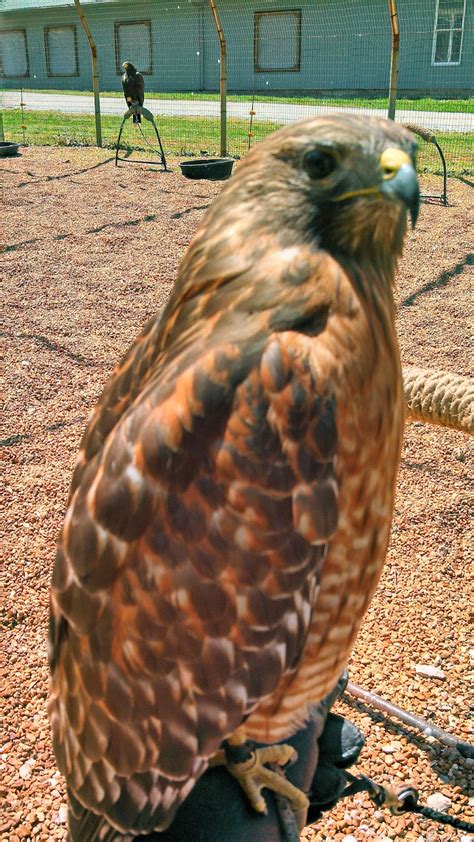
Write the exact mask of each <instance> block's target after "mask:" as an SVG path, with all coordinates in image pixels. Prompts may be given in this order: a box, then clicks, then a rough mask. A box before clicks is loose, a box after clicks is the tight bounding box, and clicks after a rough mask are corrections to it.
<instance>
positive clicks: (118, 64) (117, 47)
mask: <svg viewBox="0 0 474 842" xmlns="http://www.w3.org/2000/svg"><path fill="white" fill-rule="evenodd" d="M139 24H141V25H142V26H143V24H145V25H146V26H147V27H148V32H149V36H150V64H149V65H148V68H147V70H142V69H141V68H140V67H138V68H137V70H138V72H139V73H141V74H142V76H152V75H153V39H152V37H151V35H152V33H151V18H149V19H144V20H120V21H114V42H115V69H116V72H117V75H118V76H121V75H122V73H123V70H122V62H121V61H120V40H119V30H120V27H121V26H135V25H137V26H138V25H139Z"/></svg>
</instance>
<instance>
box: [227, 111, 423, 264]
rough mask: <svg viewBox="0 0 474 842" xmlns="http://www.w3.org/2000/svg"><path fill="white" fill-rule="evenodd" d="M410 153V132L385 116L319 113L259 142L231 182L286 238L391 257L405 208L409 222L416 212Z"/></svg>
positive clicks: (350, 252) (413, 146)
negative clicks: (382, 253) (378, 252)
mask: <svg viewBox="0 0 474 842" xmlns="http://www.w3.org/2000/svg"><path fill="white" fill-rule="evenodd" d="M415 153H416V143H415V141H414V139H413V137H412V135H411V134H410V133H409V132H408V131H406V129H404V128H402V127H401V126H399V125H396V124H395V123H393V122H391V121H389V120H380V119H376V118H368V117H364V116H358V115H349V114H341V115H332V116H329V117H316V118H314V119H310V120H305V121H304V122H302V123H296V124H293V125H291V126H288V127H287V128H284V129H281V130H280V131H278V132H275V133H274V134H273V135H271V136H270V137H268V138H267V139H266V140H264V141H262V142H261V143H259V144H258V146H256V147H255V148H254V149H253V150H252V151H251V152H250V154H249V155H247V156H246V158H245V159H244V160H243V162H242V163H241V164H240V166H239V168H238V174H237V178H239V180H240V184H239V185H237V184H236V185H235V188H232V186H231V184H229V187H228V189H229V192H230V190H231V189H233V192H234V198H235V199H236V200H237V202H240V201H241V202H243V203H244V204H248V205H250V207H251V208H252V211H253V213H254V214H255V215H256V216H258V217H259V219H258V224H260V223H263V224H264V225H266V227H267V230H268V227H271V228H272V230H273V231H275V232H281V237H283V238H284V239H286V240H288V242H297V241H301V239H302V238H303V239H304V240H306V241H307V240H308V239H314V240H315V241H316V243H317V244H318V246H320V247H322V248H324V249H327V250H328V251H330V252H332V253H334V254H347V255H351V256H352V255H358V254H364V255H366V256H370V255H371V254H373V253H374V252H377V251H379V250H384V251H388V252H389V253H390V254H392V255H394V256H396V255H397V254H398V253H399V252H400V250H401V247H402V242H403V235H404V233H405V228H406V214H407V211H408V212H409V214H410V217H411V221H412V224H413V225H414V224H415V222H416V218H417V215H418V208H419V195H420V194H419V187H418V180H417V177H416V173H415ZM229 198H230V196H229ZM262 215H263V216H264V219H265V221H263V220H262Z"/></svg>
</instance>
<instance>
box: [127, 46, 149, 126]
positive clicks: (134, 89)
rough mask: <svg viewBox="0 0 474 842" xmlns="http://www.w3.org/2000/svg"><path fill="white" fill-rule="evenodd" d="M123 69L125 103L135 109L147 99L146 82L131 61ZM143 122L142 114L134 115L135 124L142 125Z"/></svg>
mask: <svg viewBox="0 0 474 842" xmlns="http://www.w3.org/2000/svg"><path fill="white" fill-rule="evenodd" d="M122 69H123V71H124V73H123V76H122V88H123V95H124V97H125V102H126V103H127V105H128V107H129V108H133V106H134V105H135V106H137V105H143V102H144V99H145V82H144V79H143V76H142V74H141V73H139V72H138V70H136V68H135V67H134V66H133V64H132V63H131V62H130V61H124V63H123V64H122ZM141 121H142V118H141V117H140V114H134V115H133V122H134V123H141Z"/></svg>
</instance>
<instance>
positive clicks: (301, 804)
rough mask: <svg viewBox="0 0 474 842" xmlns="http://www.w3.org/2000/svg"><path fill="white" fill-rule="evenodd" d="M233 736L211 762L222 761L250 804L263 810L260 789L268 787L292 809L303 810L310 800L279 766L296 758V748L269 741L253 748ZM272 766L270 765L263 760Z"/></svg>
mask: <svg viewBox="0 0 474 842" xmlns="http://www.w3.org/2000/svg"><path fill="white" fill-rule="evenodd" d="M239 737H240V739H239V738H238V737H237V739H236V738H235V737H234V736H233V737H231V738H230V739H229V740H227V741H226V742H225V751H222V752H219V753H218V755H216V757H215V758H214V759H213V761H212V764H211V765H217V764H219V765H220V764H224V765H225V766H227V769H228V770H229V772H230V774H231V775H232V776H233V777H234V778H235V779H236V780H237V781H238V783H239V784H240V786H241V788H242V789H243V791H244V792H245V794H246V796H247V798H248V800H249V801H250V804H251V805H252V807H253V809H254V810H256V811H257V813H266V812H267V807H266V804H265V799H264V797H263V795H262V789H270V790H272V791H273V792H274V793H275V794H276V795H282V796H284V797H285V798H287V799H288V801H289V802H290V806H291V808H292V810H293V811H294V812H295V813H300V812H304V813H306V811H307V809H308V805H309V801H308V799H307V797H306V795H305V794H304V792H302V791H301V790H300V789H298V788H297V787H296V786H294V785H293V784H291V783H290V782H289V781H288V780H287V779H286V778H285V774H284V772H283V769H282V767H283V766H286V765H287V764H288V763H292V762H294V761H295V760H296V758H297V752H296V751H295V749H294V748H293V747H292V746H289V745H281V744H278V745H271V746H262V747H261V748H253V747H251V746H250V744H249V743H247V742H243V741H242V739H241V735H240V734H239ZM267 763H268V764H271V765H272V766H274V767H275V769H269V768H268V767H267V766H266V765H265V764H267Z"/></svg>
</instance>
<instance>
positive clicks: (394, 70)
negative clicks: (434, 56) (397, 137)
mask: <svg viewBox="0 0 474 842" xmlns="http://www.w3.org/2000/svg"><path fill="white" fill-rule="evenodd" d="M388 7H389V10H390V25H391V27H392V55H391V59H390V90H389V96H388V115H387V116H388V119H389V120H395V106H396V104H397V86H398V53H399V49H400V27H399V25H398V12H397V3H396V0H388Z"/></svg>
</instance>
